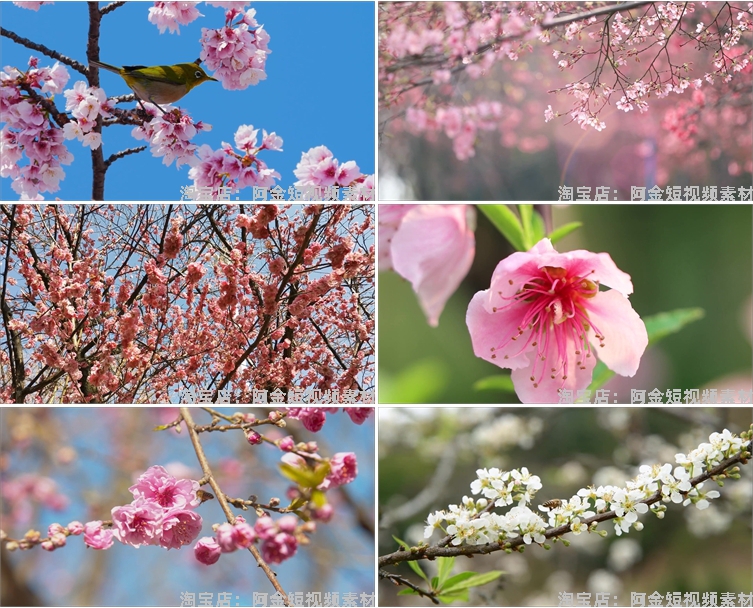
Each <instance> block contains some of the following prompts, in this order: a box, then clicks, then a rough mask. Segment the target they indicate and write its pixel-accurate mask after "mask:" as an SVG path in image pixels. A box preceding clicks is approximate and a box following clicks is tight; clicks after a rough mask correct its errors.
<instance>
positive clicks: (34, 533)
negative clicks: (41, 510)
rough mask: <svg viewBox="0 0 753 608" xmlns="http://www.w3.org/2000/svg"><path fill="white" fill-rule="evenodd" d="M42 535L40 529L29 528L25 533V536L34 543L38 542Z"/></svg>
mask: <svg viewBox="0 0 753 608" xmlns="http://www.w3.org/2000/svg"><path fill="white" fill-rule="evenodd" d="M40 536H41V534H40V533H39V530H29V531H28V532H27V533H26V534H24V538H25V539H26V540H28V541H30V542H32V543H35V542H37V541H38V540H39V537H40Z"/></svg>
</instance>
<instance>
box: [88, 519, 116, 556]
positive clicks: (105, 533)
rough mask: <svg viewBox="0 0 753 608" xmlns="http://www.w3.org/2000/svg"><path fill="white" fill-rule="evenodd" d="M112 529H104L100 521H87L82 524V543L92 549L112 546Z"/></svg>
mask: <svg viewBox="0 0 753 608" xmlns="http://www.w3.org/2000/svg"><path fill="white" fill-rule="evenodd" d="M112 536H113V532H112V530H105V529H104V528H103V527H102V522H101V521H99V520H97V521H89V522H87V523H86V524H84V543H86V546H87V547H91V548H92V549H99V550H102V549H109V548H110V547H112Z"/></svg>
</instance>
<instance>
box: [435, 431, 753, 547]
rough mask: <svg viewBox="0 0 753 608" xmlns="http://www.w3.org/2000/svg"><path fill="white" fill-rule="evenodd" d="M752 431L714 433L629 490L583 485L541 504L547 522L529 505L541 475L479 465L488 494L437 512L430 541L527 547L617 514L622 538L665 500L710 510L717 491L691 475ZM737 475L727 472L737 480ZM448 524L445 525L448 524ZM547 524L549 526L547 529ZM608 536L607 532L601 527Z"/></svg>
mask: <svg viewBox="0 0 753 608" xmlns="http://www.w3.org/2000/svg"><path fill="white" fill-rule="evenodd" d="M750 435H751V433H744V434H743V437H739V436H737V435H734V434H732V433H730V431H729V430H727V429H725V430H724V431H723V432H721V433H712V434H711V435H710V436H709V441H708V443H702V444H700V445H699V446H698V447H697V448H696V449H694V450H692V451H691V452H690V453H688V454H687V455H686V454H677V455H676V456H675V464H676V465H677V466H673V465H672V464H670V463H665V464H662V465H660V464H655V465H653V466H650V465H641V466H640V467H639V469H638V475H637V476H636V477H635V478H634V479H632V480H629V481H627V482H626V483H625V486H624V487H618V486H613V485H605V486H598V487H594V486H591V487H588V488H582V489H580V490H578V492H577V493H576V494H575V495H573V496H572V497H571V498H570V499H569V500H553V501H549V502H547V503H544V505H541V506H539V510H540V511H543V512H544V513H545V514H546V515H547V517H548V522H547V521H545V520H544V519H543V518H542V517H541V516H540V515H538V514H537V513H535V512H534V511H532V510H531V509H530V508H529V507H528V506H527V505H528V504H529V503H530V502H531V501H532V499H533V497H534V496H535V494H536V492H537V491H538V490H540V489H541V488H542V484H541V480H540V479H539V478H538V477H537V476H536V475H531V474H530V473H529V472H528V470H527V469H526V468H525V467H524V468H522V469H519V470H518V469H514V470H512V471H501V470H500V469H497V468H492V469H479V470H477V471H476V475H477V479H476V480H474V481H473V482H472V483H471V492H472V493H473V494H474V495H477V494H482V495H483V498H480V499H473V498H470V497H468V496H464V497H463V501H462V504H461V505H450V507H449V510H448V511H436V512H434V513H431V514H430V515H429V517H428V519H427V526H426V528H425V530H424V536H425V537H426V538H429V537H430V536H431V535H432V533H433V532H434V530H435V529H436V528H441V529H443V530H444V531H445V532H446V533H447V534H449V535H452V536H453V539H452V541H451V542H452V544H453V545H461V544H467V545H480V544H486V543H490V542H500V543H502V544H504V542H505V541H508V540H511V539H514V538H517V537H522V538H523V542H524V543H525V544H531V543H532V542H536V543H539V544H542V543H543V542H544V541H545V539H546V534H547V532H549V531H551V529H553V528H557V527H559V526H564V525H566V526H568V528H569V531H570V532H572V533H573V534H576V535H577V534H580V533H581V532H585V531H588V532H591V531H596V525H597V524H596V523H595V522H590V523H589V522H588V520H589V518H592V517H594V516H596V515H599V514H604V513H609V512H613V514H614V516H613V518H612V519H613V523H614V530H615V534H616V535H617V536H621V535H622V534H625V533H628V532H629V531H630V528H631V527H632V528H633V529H635V530H638V531H640V530H642V529H643V523H642V522H641V521H640V520H639V516H640V515H642V514H645V513H647V512H648V511H649V509H650V510H651V511H652V512H653V513H654V514H655V515H656V516H657V517H658V518H659V519H662V518H663V517H664V512H665V511H666V508H667V507H666V506H665V505H664V504H662V503H669V502H672V503H676V504H680V503H682V505H683V506H688V505H691V504H694V505H695V506H696V508H697V509H699V510H703V509H706V508H707V507H708V506H709V501H710V500H712V499H714V498H718V497H719V495H720V494H719V492H718V491H716V490H707V491H704V490H703V486H704V483H703V482H697V483H693V482H692V478H693V477H695V476H696V475H699V474H701V473H703V472H705V471H706V470H709V469H712V468H714V467H716V466H718V465H719V464H720V463H721V462H722V461H724V460H725V459H727V458H730V457H732V456H734V455H736V454H738V453H740V452H741V451H742V450H743V449H745V446H746V445H748V446H749V441H750ZM736 475H737V474H736V472H734V471H732V472H731V473H729V474H728V476H730V477H735V476H736ZM513 503H517V504H516V505H515V506H514V507H512V508H511V509H510V510H509V511H508V512H506V513H504V514H498V513H494V512H492V511H491V509H492V507H505V506H510V505H512V504H513ZM443 522H444V523H446V524H448V525H447V526H446V527H445V526H444V523H443ZM547 524H548V527H547ZM597 533H599V534H600V535H602V536H604V535H606V531H601V532H597Z"/></svg>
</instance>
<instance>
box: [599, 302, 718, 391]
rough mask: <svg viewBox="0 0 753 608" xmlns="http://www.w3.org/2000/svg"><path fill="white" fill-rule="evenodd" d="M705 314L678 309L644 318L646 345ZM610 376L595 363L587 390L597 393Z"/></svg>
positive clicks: (694, 310)
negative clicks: (646, 334)
mask: <svg viewBox="0 0 753 608" xmlns="http://www.w3.org/2000/svg"><path fill="white" fill-rule="evenodd" d="M705 314H706V312H705V311H704V310H703V308H678V309H677V310H673V311H671V312H660V313H659V314H656V315H652V316H650V317H645V318H644V319H643V322H644V323H645V325H646V333H648V345H649V346H653V345H654V344H656V343H657V342H659V340H663V339H664V338H666V337H667V336H669V335H672V334H675V333H677V332H678V331H680V330H681V329H682V328H683V327H685V326H686V325H688V324H690V323H693V322H695V321H698V320H700V319H703V317H704V315H705ZM612 376H614V372H613V371H612V370H611V369H609V368H608V367H607V366H606V365H604V363H602V362H601V361H597V362H596V367H594V372H593V379H592V380H591V385H590V386H589V387H588V388H589V390H590V391H591V392H594V391H597V390H598V389H600V388H601V387H602V386H604V385H605V384H606V383H607V381H608V380H609V379H610V378H611V377H612Z"/></svg>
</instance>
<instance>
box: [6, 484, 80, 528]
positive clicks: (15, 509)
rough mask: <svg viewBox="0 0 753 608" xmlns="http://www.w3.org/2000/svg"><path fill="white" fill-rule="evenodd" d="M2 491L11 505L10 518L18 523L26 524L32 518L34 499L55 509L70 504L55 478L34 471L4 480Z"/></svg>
mask: <svg viewBox="0 0 753 608" xmlns="http://www.w3.org/2000/svg"><path fill="white" fill-rule="evenodd" d="M0 492H1V493H2V496H3V501H4V502H5V504H6V505H7V507H9V513H8V516H9V519H10V520H11V521H12V522H14V523H16V524H25V523H27V522H28V521H29V520H30V519H31V517H32V506H31V503H32V501H34V502H37V503H39V504H41V505H44V506H45V507H47V508H48V509H53V510H55V511H62V510H63V509H65V508H66V507H67V506H68V498H67V497H66V496H65V495H64V494H62V493H61V492H60V489H59V488H58V486H57V483H55V480H53V479H50V478H49V477H44V476H41V475H35V474H32V473H26V474H24V475H19V476H18V477H15V478H14V479H9V480H7V481H3V482H2V484H1V485H0Z"/></svg>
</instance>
